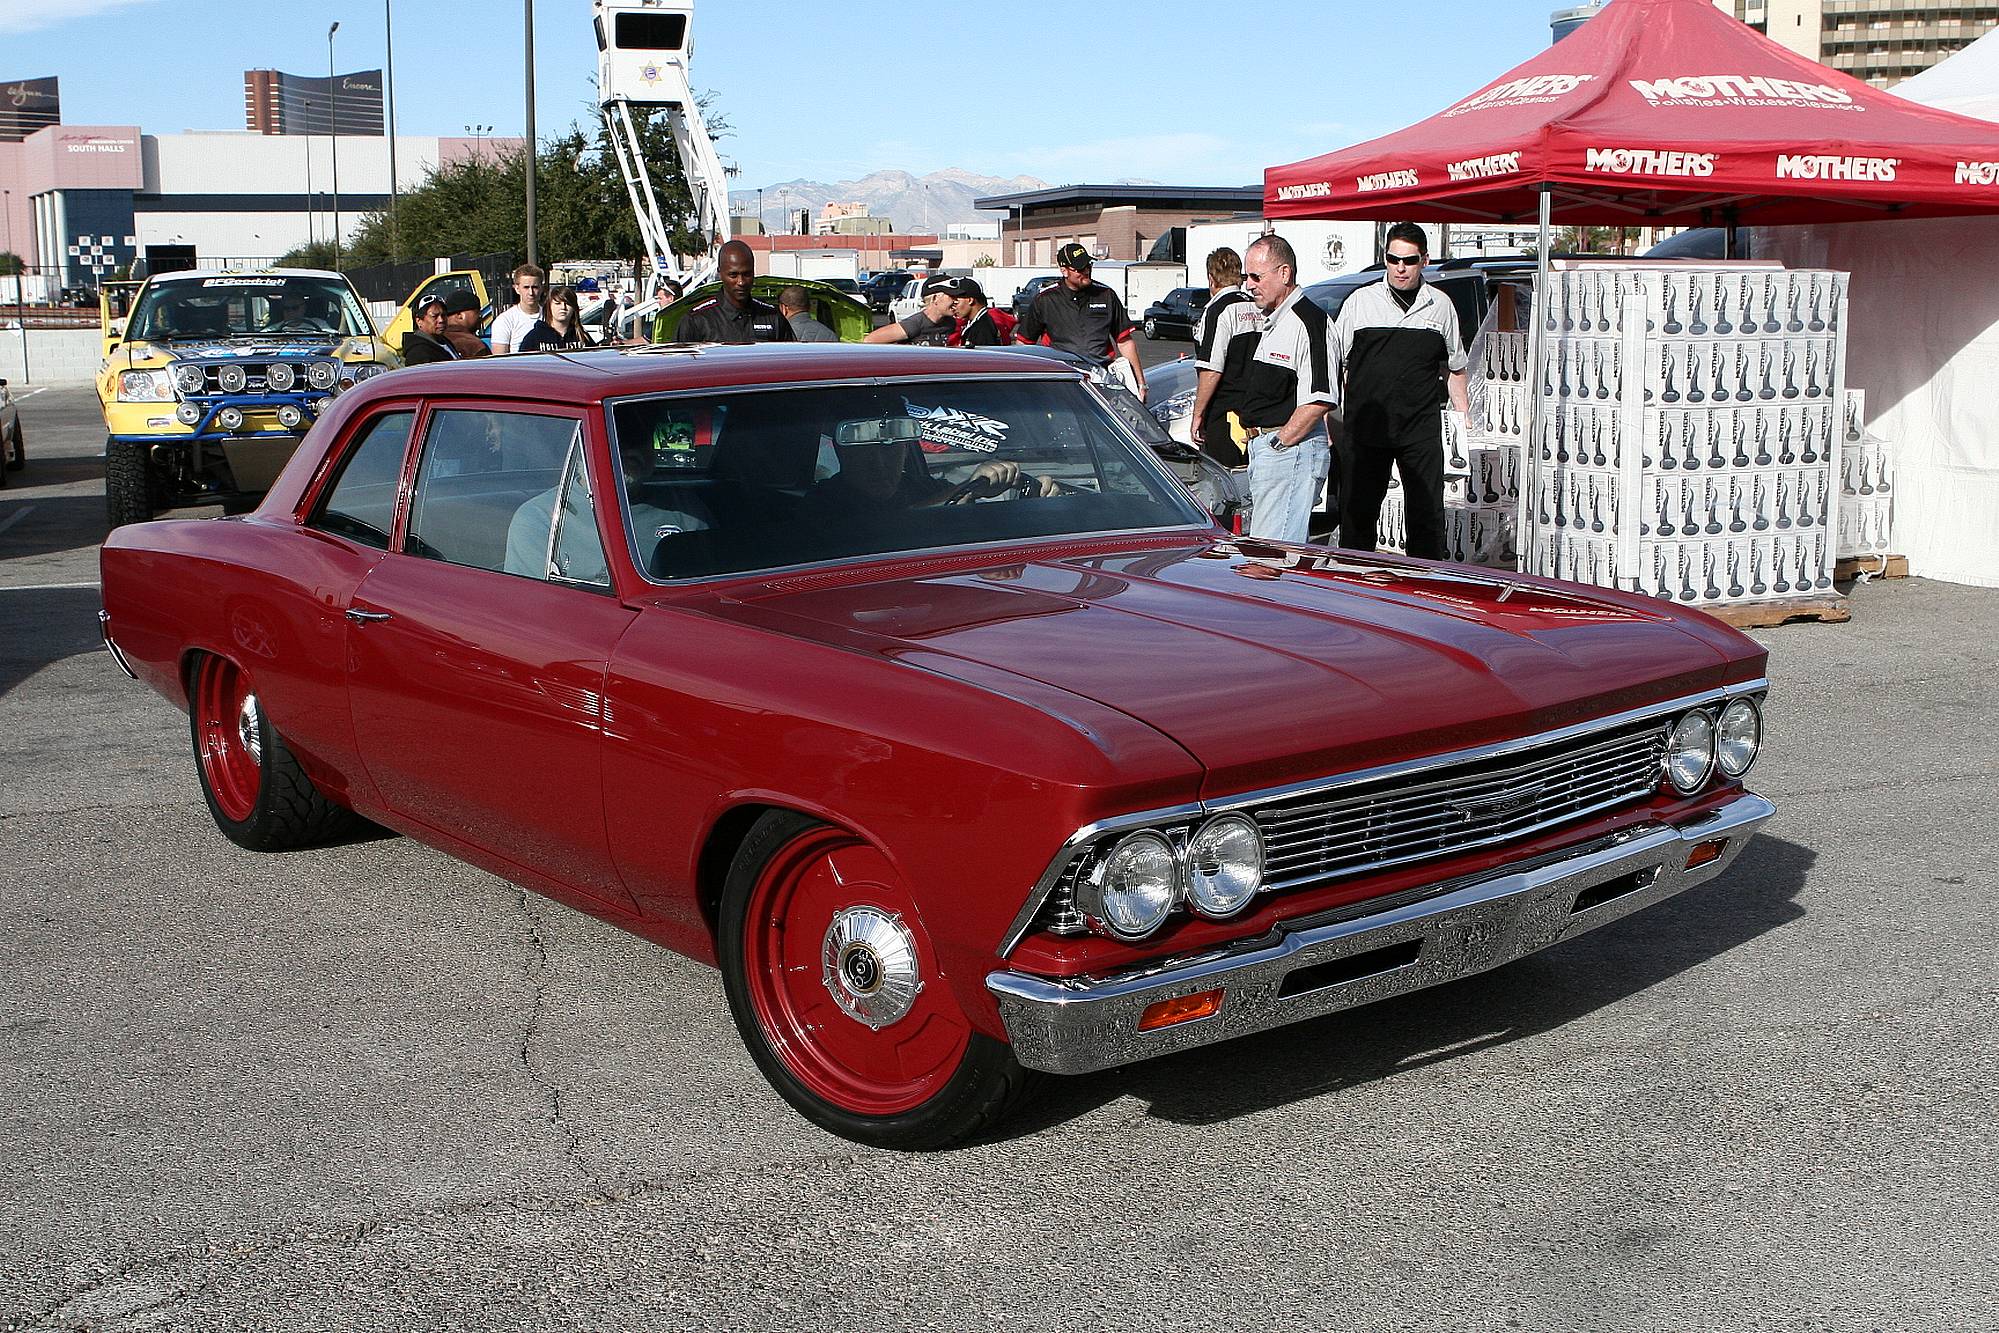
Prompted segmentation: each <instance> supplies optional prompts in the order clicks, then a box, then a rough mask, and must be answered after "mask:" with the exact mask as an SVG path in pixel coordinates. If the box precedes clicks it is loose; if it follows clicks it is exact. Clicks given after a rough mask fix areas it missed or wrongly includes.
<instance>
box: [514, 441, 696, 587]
mask: <svg viewBox="0 0 1999 1333" xmlns="http://www.w3.org/2000/svg"><path fill="white" fill-rule="evenodd" d="M618 464H619V468H620V470H621V471H622V473H623V476H624V486H625V497H626V508H627V510H628V511H629V523H630V529H631V532H632V534H633V536H634V539H635V542H636V545H637V552H636V557H637V560H638V566H639V568H640V569H646V568H648V567H649V566H650V565H651V563H652V553H653V548H654V547H656V546H658V545H659V543H660V540H661V539H662V538H664V537H670V536H673V535H675V534H677V533H682V532H697V531H700V530H702V529H705V528H708V527H710V526H712V524H711V520H710V519H709V517H708V515H706V514H705V513H695V512H693V510H692V509H691V508H690V509H662V508H660V507H659V506H657V505H653V504H648V503H646V502H645V501H643V500H641V499H639V495H640V494H641V491H642V488H643V487H644V485H645V483H646V481H647V480H649V479H650V478H651V477H652V475H653V448H652V441H651V439H650V438H643V439H631V440H625V439H621V440H620V441H619V443H618ZM582 482H583V478H582V477H581V476H577V477H572V478H571V479H570V481H569V484H568V485H567V486H564V485H563V483H562V481H561V480H557V482H556V484H555V485H553V486H551V487H549V488H548V489H547V490H545V491H543V492H542V493H541V494H540V495H536V496H533V497H531V498H529V499H528V500H527V501H526V502H525V503H524V504H522V505H521V507H520V508H519V509H517V510H515V511H514V519H513V522H512V523H510V524H509V525H508V526H507V560H506V565H505V569H506V572H507V573H509V574H521V575H525V576H526V577H528V578H531V579H549V578H560V579H563V580H565V581H569V582H576V583H592V584H600V585H609V583H610V582H611V572H610V568H609V565H608V563H607V562H606V560H605V558H604V547H603V543H602V542H601V541H600V540H599V539H598V536H597V519H596V517H595V512H594V507H593V505H592V504H591V500H590V493H589V488H588V487H587V486H585V485H583V484H582ZM558 493H560V494H561V497H562V508H561V511H560V524H559V525H558V523H557V517H558V515H557V510H556V496H557V494H558Z"/></svg>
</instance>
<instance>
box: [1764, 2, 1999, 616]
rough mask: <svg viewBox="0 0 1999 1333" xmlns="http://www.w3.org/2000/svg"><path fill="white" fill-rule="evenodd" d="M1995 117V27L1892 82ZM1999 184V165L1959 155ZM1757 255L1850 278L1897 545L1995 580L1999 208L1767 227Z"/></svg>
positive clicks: (1944, 566)
mask: <svg viewBox="0 0 1999 1333" xmlns="http://www.w3.org/2000/svg"><path fill="white" fill-rule="evenodd" d="M1894 92H1895V94H1896V95H1897V96H1899V97H1906V98H1908V99H1909V100H1910V101H1912V102H1921V103H1924V104H1925V105H1928V106H1934V107H1938V108H1940V109H1942V110H1946V111H1955V112H1957V113H1958V114H1960V115H1966V116H1977V117H1979V118H1980V119H1983V120H1991V121H1999V31H1994V32H1990V33H1987V34H1986V35H1985V36H1983V37H1981V38H1979V39H1978V40H1977V41H1975V42H1973V43H1972V44H1971V45H1970V46H1967V47H1966V48H1964V50H1962V51H1960V52H1958V53H1957V54H1956V55H1954V56H1952V57H1951V58H1950V59H1949V60H1946V61H1944V62H1943V63H1942V64H1940V65H1937V66H1936V67H1935V68H1933V69H1929V70H1926V71H1924V72H1923V73H1921V74H1918V75H1916V76H1915V77H1914V78H1912V79H1907V80H1904V81H1903V82H1902V83H1900V84H1897V85H1896V86H1895V89H1894ZM1959 170H1960V172H1961V173H1965V176H1966V183H1978V184H1985V185H1989V186H1991V188H1993V189H1994V190H1999V163H1977V162H1973V163H1963V164H1960V167H1959ZM1754 244H1755V247H1756V250H1755V253H1757V254H1758V255H1770V256H1775V257H1777V258H1780V259H1782V260H1783V261H1784V263H1786V264H1787V265H1790V266H1792V267H1823V268H1836V269H1845V270H1847V271H1849V272H1850V273H1852V274H1853V282H1852V286H1851V288H1850V307H1849V309H1850V316H1849V321H1848V325H1847V385H1848V387H1850V388H1856V389H1865V390H1866V391H1867V424H1868V426H1869V427H1870V428H1871V429H1872V430H1873V431H1874V433H1875V434H1877V435H1879V436H1881V437H1882V438H1883V439H1885V440H1887V441H1888V443H1889V447H1890V449H1891V450H1892V451H1893V456H1894V459H1895V466H1896V493H1895V547H1896V549H1897V550H1899V551H1900V552H1901V553H1902V554H1904V555H1906V556H1908V558H1909V572H1910V573H1912V574H1916V575H1919V576H1921V577H1924V578H1934V579H1944V580H1947V581H1949V582H1952V583H1974V584H1980V585H1983V586H1986V587H1999V218H1994V217H1982V218H1926V219H1918V220H1914V221H1906V222H1850V223H1838V224H1833V225H1825V226H1803V227H1778V228H1771V229H1766V230H1759V231H1758V232H1757V234H1756V238H1755V242H1754Z"/></svg>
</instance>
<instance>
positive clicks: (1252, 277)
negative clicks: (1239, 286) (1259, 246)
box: [1243, 264, 1291, 282]
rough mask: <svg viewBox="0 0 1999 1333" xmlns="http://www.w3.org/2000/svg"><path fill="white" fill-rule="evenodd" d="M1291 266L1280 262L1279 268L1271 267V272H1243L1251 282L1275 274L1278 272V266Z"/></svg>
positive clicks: (1259, 280) (1260, 280)
mask: <svg viewBox="0 0 1999 1333" xmlns="http://www.w3.org/2000/svg"><path fill="white" fill-rule="evenodd" d="M1290 267H1291V266H1290V265H1289V264H1279V265H1278V266H1277V268H1273V269H1271V270H1270V272H1269V273H1245V274H1243V277H1245V278H1247V279H1249V280H1250V281H1251V282H1262V281H1263V280H1264V279H1265V278H1268V277H1271V276H1273V275H1274V274H1275V273H1276V272H1277V269H1278V268H1290Z"/></svg>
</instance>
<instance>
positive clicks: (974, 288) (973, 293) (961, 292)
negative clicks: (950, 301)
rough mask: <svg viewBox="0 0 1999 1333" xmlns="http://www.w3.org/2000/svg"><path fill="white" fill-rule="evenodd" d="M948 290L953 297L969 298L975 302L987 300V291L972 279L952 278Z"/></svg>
mask: <svg viewBox="0 0 1999 1333" xmlns="http://www.w3.org/2000/svg"><path fill="white" fill-rule="evenodd" d="M947 290H949V291H950V293H951V295H953V296H969V297H971V298H972V299H973V300H975V301H983V300H985V299H986V289H985V288H983V287H981V286H979V284H978V283H977V282H976V281H975V280H973V279H971V278H952V279H951V281H950V285H949V287H948V289H947Z"/></svg>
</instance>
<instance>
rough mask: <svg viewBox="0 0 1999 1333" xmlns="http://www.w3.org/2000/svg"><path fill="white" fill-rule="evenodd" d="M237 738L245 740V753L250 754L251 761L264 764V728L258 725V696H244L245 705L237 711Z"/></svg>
mask: <svg viewBox="0 0 1999 1333" xmlns="http://www.w3.org/2000/svg"><path fill="white" fill-rule="evenodd" d="M236 739H237V740H239V741H241V742H243V753H245V754H247V755H249V756H250V762H251V763H254V764H256V765H258V766H259V767H262V766H263V763H264V729H263V727H261V726H260V725H258V718H257V696H256V695H254V694H246V695H244V696H243V706H242V707H241V708H239V709H238V710H237V711H236Z"/></svg>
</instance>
